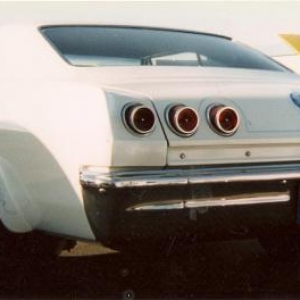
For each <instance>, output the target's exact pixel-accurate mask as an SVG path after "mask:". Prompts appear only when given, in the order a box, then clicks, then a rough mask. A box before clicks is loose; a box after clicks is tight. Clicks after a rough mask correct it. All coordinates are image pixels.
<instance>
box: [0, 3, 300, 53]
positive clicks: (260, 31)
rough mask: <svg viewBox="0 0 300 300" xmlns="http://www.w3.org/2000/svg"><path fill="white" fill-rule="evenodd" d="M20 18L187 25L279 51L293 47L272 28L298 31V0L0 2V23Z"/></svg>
mask: <svg viewBox="0 0 300 300" xmlns="http://www.w3.org/2000/svg"><path fill="white" fill-rule="evenodd" d="M26 20H33V21H38V22H42V23H45V24H52V23H66V22H69V23H73V24H74V23H78V22H81V23H82V22H89V23H97V24H131V25H146V26H162V27H175V28H180V29H192V30H198V31H204V32H211V33H218V34H224V35H227V36H231V37H233V38H234V39H236V40H239V41H241V42H243V43H245V44H248V45H250V46H252V47H255V48H258V49H260V50H262V51H264V52H266V53H267V54H269V55H282V54H288V53H293V52H294V51H293V50H292V49H291V48H290V47H288V46H287V44H286V43H285V42H283V41H282V40H281V38H280V37H279V36H278V34H279V33H294V34H295V33H296V34H297V33H299V34H300V1H277V2H275V1H193V2H189V1H150V2H149V1H132V2H131V1H109V2H108V1H84V2H81V1H49V2H46V1H45V2H44V1H36V2H27V1H21V2H14V1H7V2H0V25H1V24H5V23H22V22H24V21H26Z"/></svg>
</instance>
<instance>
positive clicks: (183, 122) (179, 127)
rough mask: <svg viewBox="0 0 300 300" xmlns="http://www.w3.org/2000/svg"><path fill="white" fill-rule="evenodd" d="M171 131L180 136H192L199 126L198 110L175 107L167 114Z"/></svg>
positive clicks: (180, 106) (181, 106)
mask: <svg viewBox="0 0 300 300" xmlns="http://www.w3.org/2000/svg"><path fill="white" fill-rule="evenodd" d="M167 119H168V123H169V125H170V127H171V129H172V130H173V131H174V132H175V133H177V134H180V135H186V136H189V135H192V134H193V133H195V132H196V130H197V129H198V126H199V116H198V113H197V111H196V110H194V109H193V108H190V107H185V106H183V105H177V106H173V107H172V108H170V109H169V111H168V113H167Z"/></svg>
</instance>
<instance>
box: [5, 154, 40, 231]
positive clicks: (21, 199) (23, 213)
mask: <svg viewBox="0 0 300 300" xmlns="http://www.w3.org/2000/svg"><path fill="white" fill-rule="evenodd" d="M40 215H41V214H40V211H39V208H38V207H37V205H35V204H34V202H33V201H32V197H31V196H30V193H29V191H28V189H27V188H26V186H25V184H24V183H23V182H22V180H21V178H20V176H19V175H18V173H17V172H16V170H14V167H13V166H12V165H11V164H10V163H9V162H8V161H6V160H5V159H4V158H2V157H0V218H1V221H2V223H3V224H4V225H5V227H6V228H7V229H9V230H10V231H13V232H28V231H32V230H33V228H34V227H35V224H37V223H38V222H39V219H40Z"/></svg>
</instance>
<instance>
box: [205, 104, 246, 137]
mask: <svg viewBox="0 0 300 300" xmlns="http://www.w3.org/2000/svg"><path fill="white" fill-rule="evenodd" d="M208 121H209V123H210V124H211V126H212V127H213V129H214V130H215V131H216V132H217V133H220V134H223V135H232V134H234V133H235V132H236V131H237V129H238V127H239V124H240V117H239V115H238V113H237V111H236V110H235V109H233V108H232V107H228V106H223V105H215V106H211V107H210V108H209V109H208Z"/></svg>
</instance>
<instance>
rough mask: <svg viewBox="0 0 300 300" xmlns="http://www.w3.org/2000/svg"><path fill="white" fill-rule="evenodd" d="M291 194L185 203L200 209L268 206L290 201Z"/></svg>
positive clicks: (186, 205)
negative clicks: (253, 205) (255, 205)
mask: <svg viewBox="0 0 300 300" xmlns="http://www.w3.org/2000/svg"><path fill="white" fill-rule="evenodd" d="M290 199H291V198H290V194H289V192H283V193H269V194H265V195H255V194H254V195H249V197H246V196H244V197H241V198H238V199H230V198H229V199H226V198H221V199H208V200H203V201H199V200H198V201H197V200H187V201H186V203H185V207H186V208H198V207H213V206H232V205H251V204H266V203H277V202H288V201H290Z"/></svg>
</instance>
